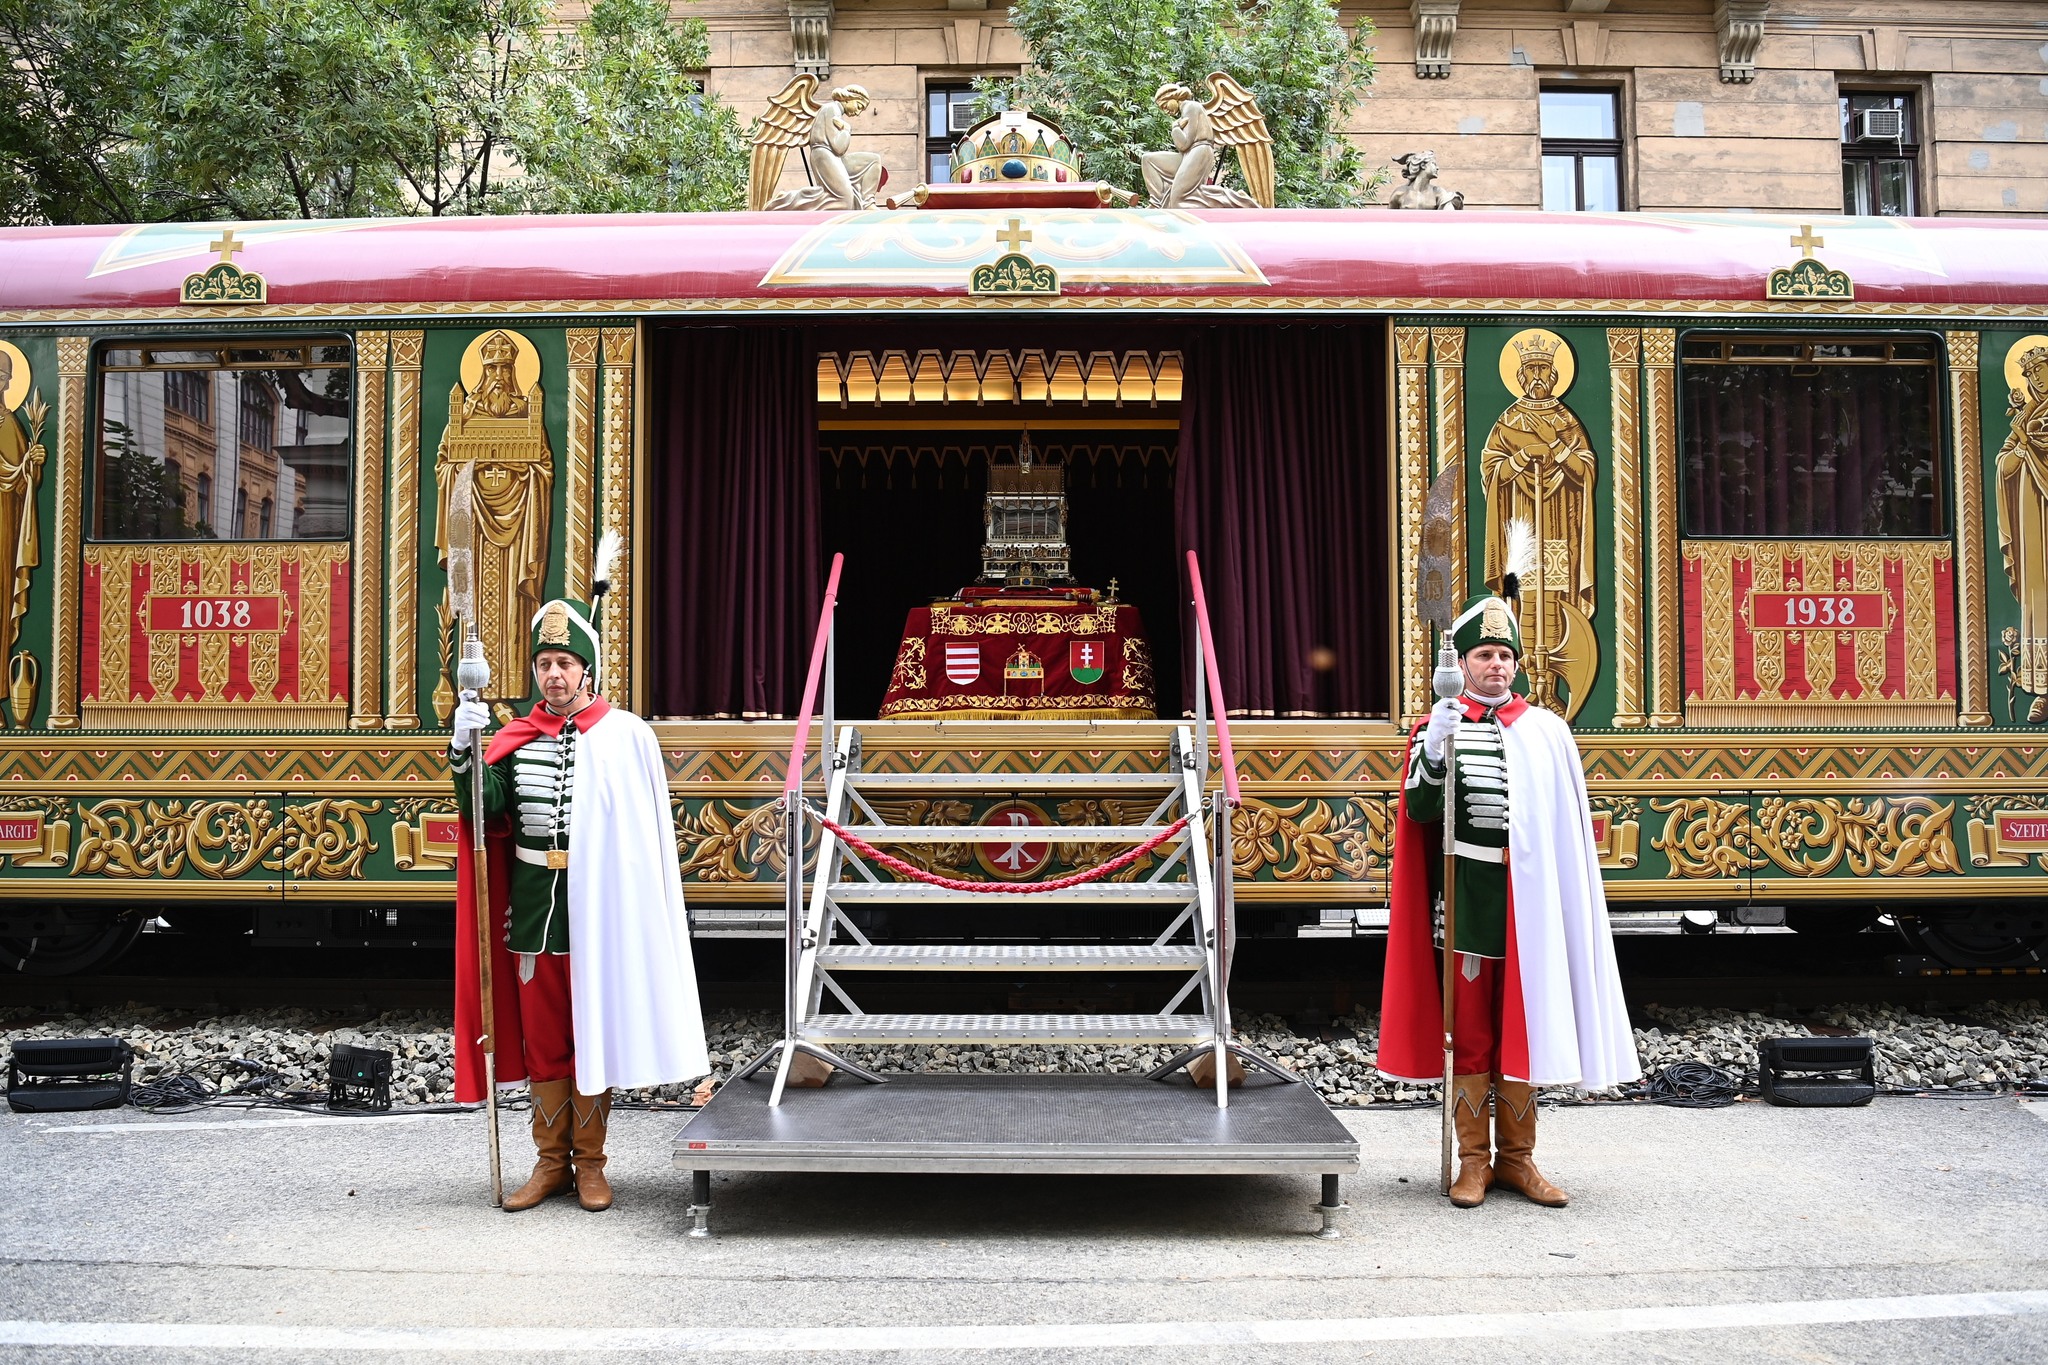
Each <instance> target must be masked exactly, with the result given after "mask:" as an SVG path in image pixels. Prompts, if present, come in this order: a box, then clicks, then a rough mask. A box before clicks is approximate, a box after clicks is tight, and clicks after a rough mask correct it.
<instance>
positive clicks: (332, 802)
mask: <svg viewBox="0 0 2048 1365" xmlns="http://www.w3.org/2000/svg"><path fill="white" fill-rule="evenodd" d="M383 809H384V803H383V802H382V801H354V800H337V799H335V798H332V797H322V798H320V799H319V800H317V801H304V802H294V803H292V804H290V805H287V806H286V807H285V808H284V839H283V841H282V843H281V845H280V847H279V849H278V851H277V854H276V856H275V858H274V859H272V860H270V861H268V862H267V863H266V866H270V867H274V868H276V869H277V870H278V871H281V872H285V873H287V874H289V875H291V876H294V877H306V878H310V879H312V880H315V881H323V882H338V881H348V880H350V879H351V878H361V876H362V875H363V860H364V859H365V858H367V857H369V856H370V855H371V854H372V853H375V852H376V851H377V842H376V840H374V839H372V838H371V837H370V826H369V822H368V821H366V820H364V819H363V817H364V816H365V815H373V814H375V813H376V812H378V811H381V810H383Z"/></svg>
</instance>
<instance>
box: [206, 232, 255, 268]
mask: <svg viewBox="0 0 2048 1365" xmlns="http://www.w3.org/2000/svg"><path fill="white" fill-rule="evenodd" d="M248 245H249V244H248V243H247V242H238V241H236V240H235V230H234V229H233V228H222V229H221V232H220V240H219V241H217V242H208V243H207V244H206V249H207V250H208V251H218V252H219V253H220V259H221V264H223V265H233V264H234V263H235V253H236V252H238V251H240V250H242V249H243V248H244V247H246V246H248Z"/></svg>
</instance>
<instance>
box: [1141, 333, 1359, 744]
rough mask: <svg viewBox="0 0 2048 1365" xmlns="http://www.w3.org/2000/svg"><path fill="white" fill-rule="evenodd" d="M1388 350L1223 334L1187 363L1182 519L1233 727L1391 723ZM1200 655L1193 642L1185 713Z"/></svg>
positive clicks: (1328, 337)
mask: <svg viewBox="0 0 2048 1365" xmlns="http://www.w3.org/2000/svg"><path fill="white" fill-rule="evenodd" d="M1379 349H1380V347H1379V341H1378V332H1377V330H1376V329H1372V328H1366V327H1342V326H1333V327H1307V326H1295V327H1257V328H1232V327H1219V328H1215V329H1212V330H1210V331H1209V332H1208V333H1206V334H1205V335H1203V336H1200V337H1198V338H1197V339H1196V340H1195V342H1194V344H1193V345H1192V346H1191V347H1190V348H1189V354H1188V363H1187V388H1186V394H1187V397H1186V398H1185V400H1184V401H1183V407H1182V418H1181V430H1180V452H1179V456H1178V459H1177V469H1176V474H1175V492H1174V518H1175V526H1176V531H1177V536H1178V540H1179V548H1180V549H1181V550H1182V551H1186V550H1189V549H1192V550H1195V551H1196V552H1197V553H1198V555H1199V556H1200V560H1201V565H1202V578H1203V583H1204V586H1205V588H1206V589H1207V594H1208V598H1209V610H1210V614H1211V618H1212V625H1213V627H1214V630H1215V633H1216V649H1217V653H1218V654H1219V655H1220V656H1221V660H1222V672H1223V685H1224V698H1225V701H1226V702H1227V703H1228V705H1229V707H1230V710H1231V713H1232V714H1233V715H1251V716H1359V715H1382V714H1385V713H1386V711H1387V695H1386V692H1387V679H1388V667H1389V665H1388V634H1389V625H1390V620H1389V615H1388V608H1389V589H1388V585H1387V582H1386V570H1385V565H1386V545H1385V540H1384V537H1385V535H1386V530H1385V528H1386V526H1387V506H1386V470H1385V465H1384V460H1383V459H1382V458H1380V457H1378V456H1377V454H1376V451H1377V447H1378V438H1377V433H1379V432H1380V431H1381V430H1382V429H1383V427H1384V424H1385V417H1384V412H1383V406H1384V405H1383V403H1382V402H1381V401H1380V395H1381V393H1382V387H1383V384H1384V373H1385V360H1384V358H1383V357H1382V356H1380V355H1379ZM1193 648H1194V645H1193V632H1192V631H1189V632H1188V633H1187V638H1186V643H1185V645H1184V648H1183V653H1184V654H1185V655H1187V656H1188V660H1189V662H1188V666H1187V668H1186V670H1185V672H1184V674H1183V682H1182V691H1183V693H1184V695H1185V697H1186V699H1187V702H1188V704H1189V705H1192V704H1193V692H1192V690H1191V689H1192V688H1193V686H1194V669H1193V659H1192V652H1191V651H1192V650H1193Z"/></svg>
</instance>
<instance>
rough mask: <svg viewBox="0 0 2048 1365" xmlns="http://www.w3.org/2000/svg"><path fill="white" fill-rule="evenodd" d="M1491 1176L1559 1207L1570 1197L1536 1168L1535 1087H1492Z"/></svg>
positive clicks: (1515, 1084)
mask: <svg viewBox="0 0 2048 1365" xmlns="http://www.w3.org/2000/svg"><path fill="white" fill-rule="evenodd" d="M1493 1096H1494V1108H1493V1136H1494V1144H1493V1145H1494V1156H1493V1179H1494V1183H1495V1184H1497V1185H1502V1186H1505V1187H1506V1188H1508V1189H1511V1190H1514V1191H1515V1192H1516V1193H1518V1194H1520V1195H1521V1196H1522V1197H1523V1198H1525V1199H1529V1200H1532V1201H1534V1202H1535V1203H1538V1204H1543V1205H1546V1206H1547V1207H1550V1208H1553V1209H1561V1208H1563V1207H1564V1206H1565V1205H1566V1204H1569V1203H1570V1202H1571V1196H1570V1195H1568V1194H1566V1193H1565V1192H1564V1191H1563V1190H1561V1189H1559V1188H1558V1187H1557V1186H1555V1185H1553V1184H1551V1183H1550V1182H1549V1181H1548V1180H1545V1179H1544V1178H1543V1172H1541V1171H1539V1170H1537V1169H1536V1087H1535V1086H1533V1085H1530V1084H1529V1083H1528V1082H1527V1081H1505V1080H1504V1081H1496V1082H1495V1083H1494V1089H1493Z"/></svg>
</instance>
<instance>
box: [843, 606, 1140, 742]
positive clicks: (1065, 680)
mask: <svg viewBox="0 0 2048 1365" xmlns="http://www.w3.org/2000/svg"><path fill="white" fill-rule="evenodd" d="M1153 715H1154V712H1153V706H1152V651H1151V647H1150V646H1149V645H1148V644H1147V643H1146V640H1145V626H1144V622H1143V621H1142V620H1141V619H1140V617H1139V615H1138V609H1137V608H1136V607H1133V606H1131V605H1130V604H1129V603H1126V602H1097V601H1095V600H1093V594H1085V595H1080V596H1067V595H1065V594H1061V595H1058V596H1055V595H1051V594H1048V593H1046V592H1043V591H1031V592H1027V591H1012V592H999V593H992V594H988V595H983V594H981V593H977V594H975V595H974V599H973V600H971V601H961V600H955V601H951V602H936V603H933V604H932V605H931V606H929V607H912V608H911V610H910V616H909V618H908V619H907V620H906V621H905V622H904V623H903V643H902V644H901V645H899V646H898V647H897V649H896V667H895V669H894V670H893V671H892V672H891V673H890V675H889V692H888V695H887V696H886V697H885V698H883V701H882V718H883V719H885V720H886V719H889V718H891V717H899V716H900V717H911V716H915V717H919V718H931V719H936V720H1022V719H1025V718H1027V717H1030V718H1034V719H1039V720H1151V719H1152V718H1153Z"/></svg>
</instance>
